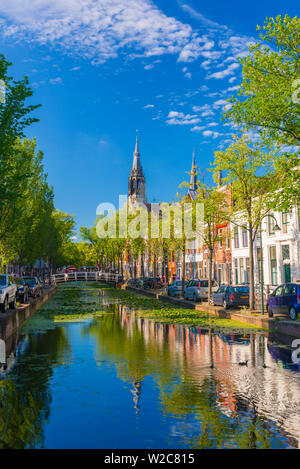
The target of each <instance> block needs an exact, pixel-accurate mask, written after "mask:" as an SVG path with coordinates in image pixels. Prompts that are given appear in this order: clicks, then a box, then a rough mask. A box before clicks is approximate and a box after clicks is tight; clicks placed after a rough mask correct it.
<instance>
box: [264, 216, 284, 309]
mask: <svg viewBox="0 0 300 469" xmlns="http://www.w3.org/2000/svg"><path fill="white" fill-rule="evenodd" d="M266 217H270V218H272V219H273V220H274V221H275V225H274V227H273V231H280V226H279V225H278V223H277V220H276V218H275V217H274V215H270V214H267V215H265V216H264V217H262V219H261V220H260V295H261V314H264V267H263V250H262V227H261V224H262V221H263V219H264V218H266Z"/></svg>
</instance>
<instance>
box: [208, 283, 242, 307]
mask: <svg viewBox="0 0 300 469" xmlns="http://www.w3.org/2000/svg"><path fill="white" fill-rule="evenodd" d="M210 303H211V304H212V305H221V306H223V307H224V309H228V308H229V307H231V306H249V287H247V286H245V285H236V286H234V287H233V286H231V285H222V286H221V287H219V288H218V290H217V291H216V292H214V293H213V294H212V296H211V300H210Z"/></svg>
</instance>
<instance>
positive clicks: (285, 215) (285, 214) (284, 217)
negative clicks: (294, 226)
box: [282, 212, 289, 233]
mask: <svg viewBox="0 0 300 469" xmlns="http://www.w3.org/2000/svg"><path fill="white" fill-rule="evenodd" d="M288 225H289V213H288V212H283V213H282V232H283V233H287V232H288Z"/></svg>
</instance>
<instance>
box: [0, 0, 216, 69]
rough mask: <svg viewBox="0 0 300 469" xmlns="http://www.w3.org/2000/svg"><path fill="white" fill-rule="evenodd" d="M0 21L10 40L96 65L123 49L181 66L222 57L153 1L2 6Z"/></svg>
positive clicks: (29, 1)
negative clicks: (170, 57)
mask: <svg viewBox="0 0 300 469" xmlns="http://www.w3.org/2000/svg"><path fill="white" fill-rule="evenodd" d="M0 16H2V17H3V18H4V20H2V23H3V24H2V25H1V26H2V28H1V29H2V34H3V35H5V36H6V37H7V38H9V39H10V40H11V39H12V38H13V39H14V40H19V41H26V42H37V43H39V44H42V45H47V44H48V45H51V46H56V47H58V48H61V49H63V50H64V51H66V52H68V53H70V54H73V55H76V56H81V57H82V56H84V57H87V58H89V59H91V60H92V63H94V64H98V63H103V62H105V61H106V60H108V59H109V58H114V57H117V55H118V54H119V52H120V51H121V50H122V49H123V50H125V51H126V53H127V55H128V56H131V57H138V56H144V57H150V56H155V55H156V56H159V55H163V54H176V55H178V61H182V62H190V61H193V60H195V59H197V57H198V56H199V55H203V56H204V57H205V56H206V55H205V54H209V55H210V56H211V55H213V56H216V54H217V55H218V54H220V53H221V52H220V51H219V52H217V53H216V52H214V51H212V48H213V47H214V41H213V40H212V39H211V38H208V37H207V36H199V35H198V34H197V33H195V32H193V30H192V27H191V26H190V25H189V24H184V23H182V22H180V21H178V20H177V19H176V18H174V17H171V16H167V15H166V14H164V13H163V12H162V11H161V10H160V9H159V8H158V7H157V6H155V5H154V3H153V2H152V1H151V0H52V1H51V2H49V0H1V3H0ZM33 18H34V21H32V19H33ZM146 67H147V65H146Z"/></svg>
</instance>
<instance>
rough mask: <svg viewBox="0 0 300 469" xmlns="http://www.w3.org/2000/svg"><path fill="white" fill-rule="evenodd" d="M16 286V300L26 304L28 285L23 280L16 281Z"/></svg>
mask: <svg viewBox="0 0 300 469" xmlns="http://www.w3.org/2000/svg"><path fill="white" fill-rule="evenodd" d="M16 284H17V299H18V300H20V301H21V302H22V303H27V302H28V295H29V288H28V285H27V284H26V283H25V282H24V280H23V279H22V278H21V279H16Z"/></svg>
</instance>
